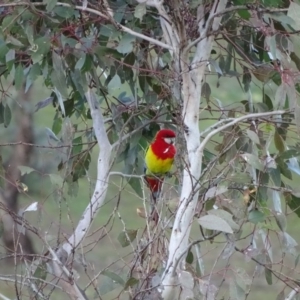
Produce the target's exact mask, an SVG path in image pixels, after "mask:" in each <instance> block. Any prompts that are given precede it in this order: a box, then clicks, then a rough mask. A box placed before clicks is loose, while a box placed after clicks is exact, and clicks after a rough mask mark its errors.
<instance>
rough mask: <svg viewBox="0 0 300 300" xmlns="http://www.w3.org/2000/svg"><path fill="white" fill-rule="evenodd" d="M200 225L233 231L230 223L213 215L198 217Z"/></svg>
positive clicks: (228, 231) (223, 230)
mask: <svg viewBox="0 0 300 300" xmlns="http://www.w3.org/2000/svg"><path fill="white" fill-rule="evenodd" d="M198 223H199V225H201V226H202V227H203V228H205V229H210V230H218V231H222V232H227V233H233V230H232V228H231V227H230V225H229V224H228V223H227V222H226V221H225V220H223V219H221V218H220V217H217V216H213V215H206V216H203V217H200V218H199V219H198Z"/></svg>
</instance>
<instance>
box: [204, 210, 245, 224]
mask: <svg viewBox="0 0 300 300" xmlns="http://www.w3.org/2000/svg"><path fill="white" fill-rule="evenodd" d="M207 213H208V214H209V215H214V216H217V217H220V218H221V219H223V220H225V221H226V222H227V223H228V224H229V225H230V227H231V228H232V229H238V228H239V225H238V224H237V223H235V222H234V221H233V219H232V218H233V215H232V214H230V213H229V212H227V211H226V210H224V209H220V208H219V209H211V210H209V211H208V212H207Z"/></svg>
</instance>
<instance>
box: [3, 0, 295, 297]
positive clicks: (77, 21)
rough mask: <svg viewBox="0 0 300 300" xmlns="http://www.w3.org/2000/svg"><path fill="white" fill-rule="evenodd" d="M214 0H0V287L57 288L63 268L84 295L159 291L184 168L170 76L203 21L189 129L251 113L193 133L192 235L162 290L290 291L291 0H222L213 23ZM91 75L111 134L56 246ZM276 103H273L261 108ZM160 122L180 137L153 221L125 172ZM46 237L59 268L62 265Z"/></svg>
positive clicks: (138, 164) (82, 174)
mask: <svg viewBox="0 0 300 300" xmlns="http://www.w3.org/2000/svg"><path fill="white" fill-rule="evenodd" d="M217 2H218V1H215V2H214V1H196V0H195V1H191V2H189V3H187V2H185V1H174V2H169V1H165V3H164V4H163V5H162V4H161V5H162V6H155V5H152V4H151V3H152V2H151V1H147V2H145V3H144V2H140V3H139V2H135V1H121V0H118V1H109V2H106V1H103V2H101V3H98V1H88V2H86V1H83V3H82V2H78V3H75V2H71V1H65V2H63V3H60V2H57V1H53V0H46V1H44V2H17V1H9V0H8V1H4V2H3V3H0V74H1V77H0V78H1V82H0V84H1V85H0V90H1V103H0V123H1V125H0V126H1V131H0V135H1V142H0V144H1V148H0V151H1V159H2V168H1V199H0V200H1V201H0V216H1V226H0V235H1V238H2V243H1V260H2V261H3V268H2V267H1V270H0V297H2V298H3V299H7V298H5V297H8V298H9V299H15V298H17V299H26V298H28V299H47V297H50V298H51V299H63V297H65V295H66V294H68V293H69V291H68V289H65V288H64V285H63V284H61V282H62V281H66V282H67V281H68V280H70V281H72V282H76V284H75V286H78V287H79V288H80V290H81V291H82V290H83V291H84V295H85V297H87V298H88V299H114V298H120V299H128V298H130V299H153V298H157V297H160V296H159V295H158V294H157V288H156V287H157V285H158V284H160V280H161V277H162V274H163V273H164V271H165V267H166V261H167V258H168V254H169V248H168V247H169V244H168V242H169V240H170V237H171V234H172V224H173V222H174V218H175V216H176V214H177V211H178V206H179V199H180V194H181V191H182V189H183V186H182V183H183V180H182V176H183V175H182V174H183V170H188V171H190V169H191V166H190V165H189V164H188V163H187V162H188V158H187V155H188V152H187V146H186V136H187V135H188V131H187V132H185V125H186V122H185V115H184V113H183V111H184V110H183V105H184V103H185V98H184V97H186V95H184V93H183V94H182V87H183V85H184V79H182V77H183V75H184V74H185V72H186V74H189V73H190V71H191V69H192V68H193V64H192V60H193V57H194V55H195V53H197V49H196V46H197V44H198V43H201V30H200V32H199V30H198V25H199V24H200V23H201V22H202V23H201V24H202V25H201V26H203V27H201V28H204V27H205V28H208V30H207V32H206V35H205V38H207V37H209V36H214V37H215V40H214V43H213V46H212V50H211V51H210V55H209V57H210V58H209V60H208V61H205V64H206V69H205V74H204V76H203V80H202V81H200V82H197V83H196V85H199V86H200V89H199V90H200V91H201V97H200V94H199V99H197V101H198V100H199V101H200V98H201V104H200V107H199V120H197V121H198V122H199V128H200V133H201V141H203V139H204V138H205V136H207V134H209V132H211V131H212V130H214V129H215V128H219V127H220V126H221V125H223V124H227V123H229V122H230V120H233V119H235V118H238V117H240V116H243V115H247V114H250V113H257V114H258V115H257V117H253V118H248V119H245V120H243V121H241V122H239V123H237V124H233V125H232V126H229V127H227V128H225V129H224V130H222V131H221V132H219V133H217V134H216V135H215V136H213V137H212V138H211V139H210V140H209V142H208V143H207V144H206V145H205V149H204V154H203V163H202V172H201V177H200V179H199V178H196V179H195V180H196V183H197V184H198V183H200V185H199V186H197V185H196V184H195V186H194V188H193V191H192V193H191V194H192V195H195V194H197V193H199V195H198V194H197V199H198V205H197V207H196V208H195V211H194V220H193V226H192V232H191V235H190V238H189V242H190V243H191V244H190V247H189V248H188V249H187V251H186V253H185V254H186V255H185V256H186V257H184V258H185V262H186V266H185V267H186V268H185V269H182V270H184V271H183V272H182V273H180V274H181V278H183V279H181V280H182V281H181V282H180V286H181V290H180V292H178V291H177V292H176V298H174V299H257V298H259V297H262V296H263V297H264V298H266V299H278V300H279V299H293V298H296V297H297V294H298V291H299V287H298V286H299V282H298V280H299V279H298V278H299V266H298V261H299V254H300V253H299V248H298V243H299V237H298V229H297V228H298V224H299V216H300V210H299V203H300V202H299V200H300V199H299V197H300V194H299V192H300V190H299V187H298V181H299V175H300V167H299V162H298V158H299V154H300V153H299V126H300V124H299V122H300V121H299V120H300V118H299V116H300V110H299V108H300V106H299V99H298V97H299V94H298V93H299V68H300V63H299V55H300V53H299V49H300V48H299V47H298V43H299V36H298V30H299V29H300V24H299V17H298V15H299V13H300V3H298V2H297V1H294V2H290V1H252V2H245V1H238V0H236V1H231V2H229V1H228V2H226V1H224V3H225V2H226V8H225V9H224V11H223V12H222V13H221V14H220V15H219V16H215V17H222V18H221V22H220V24H221V25H220V27H218V29H217V30H213V26H212V25H213V24H208V25H207V23H206V22H208V23H209V22H210V23H212V20H213V19H210V17H211V18H212V16H213V13H215V12H214V11H213V10H212V8H213V7H215V5H217V4H216V3H217ZM220 2H222V1H220ZM153 3H154V2H153ZM86 7H87V8H86ZM158 8H160V9H161V10H159V9H158ZM201 10H202V12H200V11H201ZM112 12H113V13H112ZM201 13H202V17H201V19H200V20H199V16H201ZM164 21H166V22H167V23H168V22H169V23H168V24H172V26H173V25H174V27H173V32H178V33H179V34H180V36H181V37H182V36H183V35H185V37H186V38H185V40H182V45H181V47H182V48H179V47H178V49H180V51H179V50H178V53H179V54H180V55H181V54H182V53H183V52H184V51H185V49H189V54H188V56H187V57H188V60H187V61H183V63H182V65H181V67H180V68H183V67H182V66H185V65H186V69H185V70H183V69H180V68H179V69H180V70H181V72H179V69H178V66H177V65H176V64H177V60H176V58H177V59H178V57H177V56H176V55H177V54H174V53H173V52H172V51H173V50H174V49H173V50H172V49H171V46H170V45H171V44H172V43H171V42H170V41H168V39H167V38H166V33H165V32H164V31H163V29H164V27H163V26H166V28H167V25H162V24H163V22H164ZM298 27H299V28H298ZM174 28H175V29H176V30H177V31H176V30H175V29H174ZM201 28H200V29H201ZM174 30H175V31H174ZM203 30H204V29H203ZM202 39H204V37H202ZM170 49H171V51H170ZM181 51H182V52H181ZM174 52H176V51H174ZM195 68H197V66H196V67H195ZM90 90H92V91H93V93H94V94H93V95H94V97H95V98H96V103H97V105H98V106H99V108H100V111H101V113H102V115H103V118H104V121H105V129H106V132H107V136H108V139H109V142H110V143H111V144H113V145H115V147H114V148H113V150H112V151H111V153H107V157H108V158H109V157H110V156H109V155H111V158H110V161H111V168H110V169H109V171H110V176H109V177H108V176H107V182H108V189H107V194H106V197H105V202H104V203H103V204H101V208H100V210H99V213H98V214H97V216H96V217H95V220H94V222H93V225H92V227H91V228H90V229H89V231H88V234H87V235H86V236H85V238H84V239H83V241H82V242H81V243H80V245H79V246H78V247H73V250H74V251H73V250H72V253H71V254H70V255H69V256H68V257H67V258H66V259H65V260H64V256H63V255H62V254H61V252H60V250H61V249H62V248H63V247H62V245H64V244H65V243H67V244H68V242H69V241H68V238H69V237H70V236H71V234H72V233H73V232H74V231H75V229H76V227H77V225H78V222H79V221H80V220H82V215H83V213H84V211H85V209H86V207H87V205H88V204H89V203H90V201H92V200H91V199H93V192H94V189H95V187H96V183H97V179H98V177H97V176H98V175H97V172H98V168H99V165H97V161H98V159H97V157H98V152H99V148H100V153H101V149H103V148H102V146H103V145H101V144H100V143H99V145H97V143H98V140H97V135H96V134H95V132H94V130H93V125H94V126H95V119H93V118H92V111H93V108H92V106H91V103H93V102H91V100H90V98H89V96H87V91H90ZM89 101H90V102H89ZM275 110H281V111H282V110H284V113H282V112H281V113H278V114H276V115H274V114H273V116H269V115H266V116H262V117H261V116H260V115H259V114H261V113H266V114H268V113H270V115H271V113H272V112H273V111H275ZM220 122H223V123H220ZM211 126H213V127H211ZM160 127H168V128H172V129H174V130H176V132H177V134H178V140H177V146H178V150H179V151H178V156H177V158H176V163H175V167H174V171H175V174H174V175H173V176H172V178H168V179H166V182H165V184H164V192H163V195H162V199H161V202H160V203H163V204H161V206H160V209H161V219H160V222H159V224H158V225H157V226H153V224H152V222H151V220H148V219H147V218H144V217H143V214H144V213H145V210H146V211H147V208H148V205H149V195H148V191H147V188H146V187H145V186H144V184H143V180H142V178H141V177H139V176H141V175H142V174H143V156H144V151H145V149H146V147H147V145H148V143H149V142H150V141H151V140H152V138H153V137H154V135H155V133H156V132H157V130H158V129H159V128H160ZM98 146H99V148H98ZM206 216H210V217H212V219H211V220H210V222H208V223H205V222H204V220H205V218H203V217H206ZM201 218H202V219H201ZM220 219H221V221H220ZM220 222H221V223H220ZM224 222H225V223H224ZM224 224H225V225H224ZM226 226H229V227H226ZM145 245H147V247H146V246H145ZM144 247H145V249H146V250H143V249H144ZM75 248H76V251H75ZM51 250H53V251H54V254H53V253H52V252H51ZM49 251H50V254H49ZM55 253H57V257H58V258H59V261H60V262H62V263H61V265H59V266H60V267H61V266H62V265H64V266H65V267H66V269H67V270H65V269H63V268H62V270H63V274H64V275H62V276H61V277H60V276H57V273H56V271H55V264H54V263H53V262H55V256H54V255H55ZM51 262H52V263H53V264H52V265H51ZM47 266H48V269H47ZM49 266H50V267H49ZM51 268H52V269H51ZM182 270H181V271H182ZM67 272H70V273H67ZM66 274H68V275H66ZM70 274H71V275H70ZM64 276H66V277H64ZM61 278H63V279H61ZM66 278H67V280H66ZM60 279H61V280H60ZM70 293H71V292H70ZM147 297H148V298H147ZM71 298H72V296H71ZM73 299H75V298H73ZM157 299H158V298H157Z"/></svg>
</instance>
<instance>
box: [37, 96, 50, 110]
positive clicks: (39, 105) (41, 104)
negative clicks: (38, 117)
mask: <svg viewBox="0 0 300 300" xmlns="http://www.w3.org/2000/svg"><path fill="white" fill-rule="evenodd" d="M52 102H53V97H48V98H46V99H44V100H41V101H39V102H38V103H37V104H36V105H35V112H37V111H38V110H40V109H41V108H44V107H46V106H48V105H49V104H51V103H52Z"/></svg>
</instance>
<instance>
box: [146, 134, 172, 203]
mask: <svg viewBox="0 0 300 300" xmlns="http://www.w3.org/2000/svg"><path fill="white" fill-rule="evenodd" d="M175 137H176V134H175V132H174V131H173V130H170V129H161V130H160V131H158V133H157V134H156V136H155V139H154V141H153V142H152V143H151V144H150V145H149V148H148V150H147V152H146V156H145V164H146V166H145V181H146V182H147V185H148V187H149V189H150V191H151V194H152V198H153V201H154V203H155V202H156V199H157V198H158V197H159V194H160V191H161V187H162V183H163V181H164V177H165V176H166V175H167V174H168V173H169V172H170V171H171V168H172V165H173V161H174V157H175V154H176V148H175V146H174V142H175Z"/></svg>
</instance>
